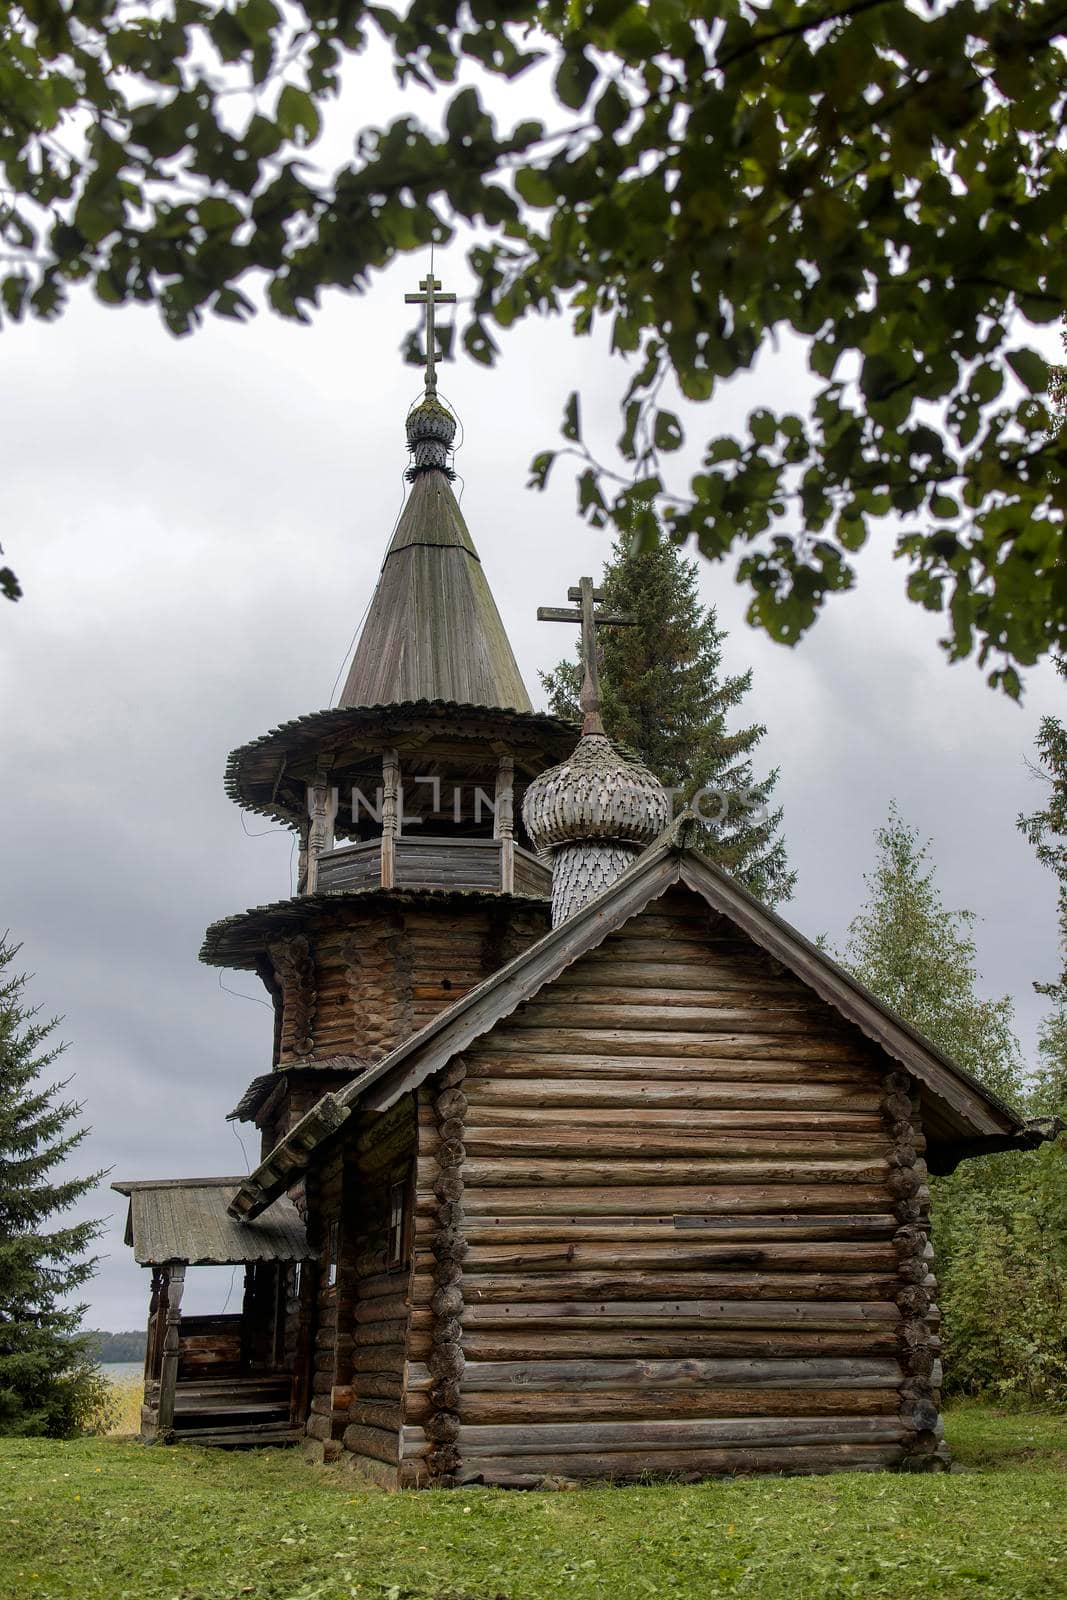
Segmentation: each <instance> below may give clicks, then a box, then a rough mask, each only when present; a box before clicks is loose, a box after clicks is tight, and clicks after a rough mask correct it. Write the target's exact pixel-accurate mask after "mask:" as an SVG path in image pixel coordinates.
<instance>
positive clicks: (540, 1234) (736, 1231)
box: [418, 1211, 899, 1249]
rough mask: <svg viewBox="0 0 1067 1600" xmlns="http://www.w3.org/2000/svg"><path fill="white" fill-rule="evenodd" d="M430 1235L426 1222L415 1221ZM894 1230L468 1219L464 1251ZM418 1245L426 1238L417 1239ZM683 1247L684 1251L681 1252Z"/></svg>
mask: <svg viewBox="0 0 1067 1600" xmlns="http://www.w3.org/2000/svg"><path fill="white" fill-rule="evenodd" d="M420 1221H422V1222H423V1224H424V1228H425V1229H427V1230H430V1233H431V1236H432V1224H431V1222H430V1221H429V1219H420ZM898 1226H899V1224H898V1222H897V1219H896V1217H895V1216H893V1214H892V1213H891V1212H878V1211H874V1212H853V1213H851V1214H850V1213H845V1212H841V1213H829V1214H828V1215H825V1216H820V1215H818V1214H817V1213H814V1212H813V1213H811V1214H808V1215H805V1214H803V1213H796V1214H790V1213H788V1212H778V1213H771V1214H760V1213H755V1214H753V1215H750V1216H746V1215H737V1216H710V1217H705V1216H696V1215H694V1216H675V1215H670V1216H660V1217H655V1216H647V1217H640V1216H636V1217H635V1216H633V1215H616V1216H593V1217H590V1216H583V1217H566V1216H560V1217H544V1216H542V1217H522V1216H507V1217H493V1216H479V1215H474V1216H471V1217H468V1218H467V1219H466V1221H465V1223H464V1228H463V1235H464V1238H465V1239H466V1240H467V1243H468V1245H470V1246H472V1247H473V1246H478V1245H496V1244H499V1245H507V1244H522V1245H527V1244H530V1245H543V1246H544V1247H545V1248H546V1249H551V1248H553V1247H554V1246H556V1245H558V1244H571V1243H574V1244H594V1243H596V1242H597V1241H608V1242H610V1243H611V1244H615V1243H616V1242H617V1243H619V1244H620V1245H622V1244H625V1245H626V1246H627V1247H630V1246H632V1245H633V1244H635V1243H637V1242H641V1243H644V1242H649V1243H652V1242H655V1243H664V1242H668V1243H673V1242H674V1241H676V1240H681V1241H684V1243H685V1244H688V1243H690V1242H691V1243H692V1244H693V1245H694V1246H697V1247H699V1246H700V1245H702V1244H703V1243H704V1242H705V1241H707V1242H709V1243H713V1244H716V1245H717V1244H719V1243H722V1242H725V1241H738V1242H749V1243H753V1244H756V1245H757V1246H760V1247H762V1246H764V1245H765V1244H767V1243H768V1242H769V1241H773V1240H776V1239H780V1240H804V1241H807V1240H822V1239H832V1240H835V1241H836V1240H843V1239H854V1240H855V1239H861V1240H867V1239H889V1238H891V1237H892V1235H893V1234H894V1233H895V1232H896V1229H897V1228H898ZM418 1237H419V1239H420V1241H421V1240H422V1239H425V1238H426V1237H427V1233H426V1232H425V1231H424V1232H423V1233H421V1234H419V1235H418ZM683 1247H684V1246H683Z"/></svg>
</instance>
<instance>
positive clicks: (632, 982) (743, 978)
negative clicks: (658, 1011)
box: [552, 945, 811, 996]
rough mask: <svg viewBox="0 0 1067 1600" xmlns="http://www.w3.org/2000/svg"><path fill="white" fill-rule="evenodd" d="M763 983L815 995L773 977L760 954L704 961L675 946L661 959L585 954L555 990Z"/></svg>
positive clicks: (725, 988)
mask: <svg viewBox="0 0 1067 1600" xmlns="http://www.w3.org/2000/svg"><path fill="white" fill-rule="evenodd" d="M764 985H766V986H767V987H768V988H769V989H770V990H771V991H772V992H773V993H775V994H780V995H783V996H788V995H790V994H796V993H797V992H798V991H799V992H800V993H802V994H803V993H808V994H810V992H811V991H810V990H805V988H804V986H803V985H802V984H801V983H800V981H799V979H797V978H793V977H791V976H790V975H789V974H788V973H785V974H782V975H781V976H779V977H772V976H770V975H769V973H768V970H767V967H766V963H765V962H764V961H762V960H761V958H759V957H758V956H757V957H756V958H755V959H750V960H745V959H744V957H741V956H739V957H736V958H735V959H733V960H730V961H724V960H722V959H721V958H719V957H717V956H715V955H713V954H711V953H709V952H708V951H707V950H705V952H704V954H703V955H702V956H700V957H697V958H689V959H686V958H685V957H684V956H682V955H681V954H675V951H674V949H673V947H672V948H671V949H670V950H667V949H663V950H661V951H660V953H659V955H658V957H657V956H653V957H649V958H645V959H643V958H642V957H640V956H638V955H632V954H630V953H629V952H628V951H627V950H625V949H623V948H621V947H620V948H619V949H617V950H610V949H609V948H608V946H607V945H602V946H601V947H600V949H599V950H597V951H594V952H592V953H591V954H589V955H587V956H585V957H584V958H583V960H582V962H581V964H580V965H576V966H573V967H568V968H567V969H566V970H565V971H564V972H561V973H560V975H559V977H558V978H556V979H555V980H554V981H553V985H552V987H553V989H559V990H561V991H562V990H567V991H569V990H571V989H586V988H598V989H599V988H607V989H608V990H609V992H611V990H612V989H614V990H615V991H616V992H618V993H622V994H632V993H633V992H634V991H635V990H636V991H639V992H640V991H644V990H648V989H652V990H653V991H655V990H656V989H667V990H669V991H671V992H672V993H673V992H684V991H686V990H689V989H695V990H698V991H700V990H708V989H713V990H715V991H718V992H725V993H729V992H731V991H733V990H735V989H741V990H745V989H748V990H752V991H762V988H763V986H764Z"/></svg>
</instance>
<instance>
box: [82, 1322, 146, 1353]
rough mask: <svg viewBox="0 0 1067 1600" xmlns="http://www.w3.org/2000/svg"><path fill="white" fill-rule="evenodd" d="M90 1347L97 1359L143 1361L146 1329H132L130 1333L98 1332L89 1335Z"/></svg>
mask: <svg viewBox="0 0 1067 1600" xmlns="http://www.w3.org/2000/svg"><path fill="white" fill-rule="evenodd" d="M88 1338H89V1343H90V1349H91V1350H92V1353H93V1355H94V1356H95V1357H96V1359H97V1361H143V1360H144V1349H145V1331H144V1329H143V1328H135V1329H131V1330H130V1331H129V1332H128V1333H97V1332H93V1333H90V1334H89V1335H88Z"/></svg>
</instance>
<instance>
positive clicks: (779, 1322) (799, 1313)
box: [411, 1299, 901, 1331]
mask: <svg viewBox="0 0 1067 1600" xmlns="http://www.w3.org/2000/svg"><path fill="white" fill-rule="evenodd" d="M424 1318H425V1319H427V1320H426V1322H424V1321H423V1319H424ZM428 1318H429V1313H427V1312H423V1311H413V1312H412V1316H411V1321H412V1326H413V1327H416V1328H421V1327H424V1326H426V1325H427V1323H428ZM460 1321H461V1322H462V1324H463V1327H464V1329H465V1330H466V1329H467V1328H471V1329H482V1328H497V1329H503V1328H515V1327H524V1328H534V1327H541V1326H545V1327H547V1328H553V1327H558V1326H559V1324H560V1323H566V1325H567V1326H568V1327H573V1328H588V1329H591V1330H599V1331H603V1329H604V1328H605V1326H606V1325H614V1326H616V1327H618V1328H620V1329H621V1328H677V1329H683V1328H687V1327H690V1328H691V1327H698V1328H707V1327H710V1325H711V1324H713V1323H715V1324H718V1325H720V1326H722V1327H749V1328H796V1327H801V1328H826V1329H841V1328H855V1327H872V1326H873V1327H878V1326H882V1327H894V1328H895V1327H898V1326H899V1324H900V1322H901V1315H900V1312H899V1311H898V1310H897V1307H896V1306H895V1305H893V1304H892V1302H891V1301H884V1300H872V1301H854V1300H853V1301H849V1300H831V1301H826V1302H814V1301H806V1300H710V1299H708V1300H698V1299H692V1300H681V1299H679V1300H600V1301H596V1300H588V1301H586V1300H566V1301H554V1300H543V1301H539V1300H533V1301H528V1302H522V1303H521V1304H519V1303H514V1302H513V1303H510V1304H507V1305H504V1306H502V1307H501V1306H498V1305H491V1304H482V1303H479V1304H476V1305H470V1304H468V1305H465V1306H464V1308H463V1311H462V1313H461V1315H460Z"/></svg>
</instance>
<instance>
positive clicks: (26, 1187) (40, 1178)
mask: <svg viewBox="0 0 1067 1600" xmlns="http://www.w3.org/2000/svg"><path fill="white" fill-rule="evenodd" d="M19 948H20V947H19V946H18V945H12V944H10V943H9V941H8V939H7V937H6V936H5V937H4V938H2V939H0V1434H47V1435H50V1436H51V1437H53V1438H62V1437H65V1436H67V1435H69V1434H71V1433H74V1432H76V1431H77V1430H78V1429H79V1428H82V1427H84V1426H86V1425H87V1424H88V1423H89V1422H90V1421H91V1420H92V1418H93V1416H94V1414H95V1413H96V1412H98V1411H99V1409H100V1407H101V1403H102V1401H103V1399H104V1395H105V1393H106V1382H105V1380H104V1379H103V1378H102V1377H101V1376H100V1375H99V1373H98V1372H97V1369H96V1368H95V1366H94V1365H93V1362H92V1360H91V1357H90V1354H89V1350H88V1346H87V1342H86V1340H85V1339H84V1338H81V1337H79V1336H78V1328H79V1325H80V1323H81V1319H82V1316H83V1314H84V1311H85V1307H84V1306H80V1305H70V1304H69V1303H68V1297H69V1295H70V1294H71V1293H72V1292H75V1291H77V1290H78V1289H79V1288H80V1287H81V1286H82V1285H83V1284H84V1283H85V1282H86V1281H87V1280H88V1279H89V1278H90V1277H91V1276H92V1275H93V1272H94V1271H95V1267H96V1262H95V1260H94V1259H92V1258H90V1257H89V1256H88V1255H87V1251H88V1250H89V1248H90V1246H91V1244H92V1241H93V1240H94V1239H95V1238H97V1237H98V1235H99V1233H100V1229H101V1224H100V1223H99V1222H93V1221H90V1222H78V1223H73V1224H71V1225H69V1226H67V1227H56V1226H54V1225H50V1224H52V1221H53V1219H54V1218H55V1216H56V1214H57V1213H61V1212H63V1211H66V1210H68V1209H69V1208H70V1207H71V1206H72V1205H74V1204H75V1203H76V1202H77V1201H78V1200H80V1199H81V1198H82V1196H83V1195H85V1194H87V1193H88V1192H89V1191H90V1190H91V1189H92V1188H93V1187H94V1186H95V1185H96V1184H97V1182H98V1181H99V1179H100V1178H101V1177H102V1176H103V1174H102V1173H94V1174H93V1175H92V1176H91V1177H88V1178H73V1177H63V1176H57V1168H59V1167H60V1166H61V1165H62V1164H63V1163H64V1162H65V1161H66V1160H67V1158H68V1157H69V1156H70V1155H71V1154H72V1153H73V1151H75V1150H76V1149H77V1148H78V1146H79V1145H80V1144H81V1142H82V1140H83V1139H84V1138H85V1136H86V1134H87V1132H88V1129H87V1128H84V1127H78V1126H77V1125H76V1123H75V1119H76V1118H77V1116H78V1115H79V1112H80V1107H79V1106H77V1105H75V1104H74V1103H72V1102H70V1101H66V1100H63V1099H62V1098H61V1096H62V1093H63V1090H64V1089H65V1088H66V1087H67V1085H66V1083H63V1082H58V1083H57V1082H51V1083H49V1082H47V1081H46V1075H48V1074H50V1071H51V1068H52V1067H53V1065H54V1064H55V1062H56V1061H57V1060H58V1058H59V1056H60V1055H61V1054H62V1052H63V1050H64V1049H65V1046H64V1045H56V1044H52V1043H51V1042H50V1041H51V1038H52V1035H53V1033H54V1031H55V1028H56V1027H57V1025H58V1018H52V1019H51V1020H50V1021H41V1020H39V1016H38V1009H39V1008H37V1007H30V1006H27V1005H26V1004H25V1000H24V995H25V989H26V982H27V979H26V977H25V975H16V974H15V973H13V972H12V971H11V964H12V962H13V961H14V960H15V958H16V956H17V955H18V952H19Z"/></svg>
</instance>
